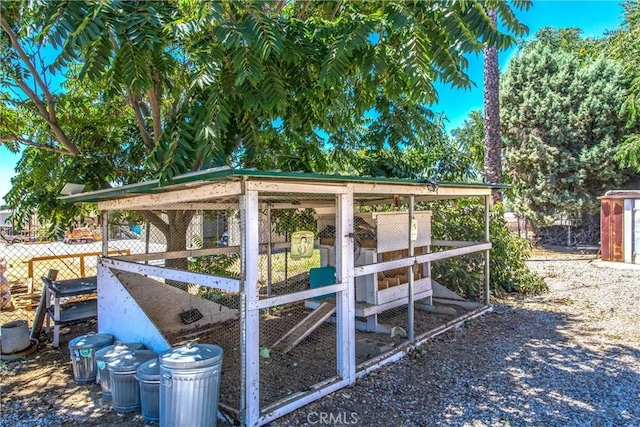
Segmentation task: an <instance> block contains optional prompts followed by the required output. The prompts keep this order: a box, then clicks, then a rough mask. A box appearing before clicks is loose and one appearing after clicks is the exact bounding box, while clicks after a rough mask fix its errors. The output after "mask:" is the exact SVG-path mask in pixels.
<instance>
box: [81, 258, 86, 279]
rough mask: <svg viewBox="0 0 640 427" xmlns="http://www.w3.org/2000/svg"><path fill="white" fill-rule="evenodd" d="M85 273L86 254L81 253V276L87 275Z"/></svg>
mask: <svg viewBox="0 0 640 427" xmlns="http://www.w3.org/2000/svg"><path fill="white" fill-rule="evenodd" d="M84 273H85V270H84V255H80V277H85V274H84Z"/></svg>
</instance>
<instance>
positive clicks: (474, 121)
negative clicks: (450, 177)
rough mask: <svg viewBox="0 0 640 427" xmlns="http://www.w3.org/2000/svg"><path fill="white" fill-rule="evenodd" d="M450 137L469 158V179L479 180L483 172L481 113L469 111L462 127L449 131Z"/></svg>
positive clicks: (502, 179)
mask: <svg viewBox="0 0 640 427" xmlns="http://www.w3.org/2000/svg"><path fill="white" fill-rule="evenodd" d="M451 137H452V138H453V140H454V141H456V143H457V145H458V146H459V147H460V148H461V150H462V151H463V152H464V153H466V155H467V156H468V157H469V161H470V162H471V166H472V168H473V175H472V176H471V179H473V180H477V179H479V178H480V177H481V175H482V171H483V170H484V162H485V154H484V148H485V143H484V141H485V129H484V118H483V117H482V111H480V110H473V111H471V112H470V113H469V114H468V116H467V118H466V119H465V120H464V122H463V123H462V126H460V127H458V128H455V129H453V130H452V131H451ZM500 182H504V178H501V181H500Z"/></svg>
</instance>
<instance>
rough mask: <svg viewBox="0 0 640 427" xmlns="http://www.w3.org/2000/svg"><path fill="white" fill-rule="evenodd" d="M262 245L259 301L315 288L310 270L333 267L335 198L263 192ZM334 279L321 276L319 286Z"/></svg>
mask: <svg viewBox="0 0 640 427" xmlns="http://www.w3.org/2000/svg"><path fill="white" fill-rule="evenodd" d="M296 206H305V207H296ZM332 212H333V213H332ZM327 213H328V214H329V219H326V218H325V217H326V216H327ZM259 244H260V251H259V252H260V256H259V260H258V269H259V295H260V298H261V299H263V298H268V297H273V296H277V295H284V294H289V293H294V292H300V291H304V290H307V289H310V288H311V287H314V286H315V284H314V285H311V283H310V273H311V272H312V271H316V273H318V269H319V268H321V267H334V268H335V197H334V196H333V195H329V196H327V195H309V194H297V193H283V194H262V193H261V194H260V212H259ZM318 274H319V273H318ZM327 274H329V273H327ZM333 274H334V275H335V271H334V273H333ZM334 280H335V278H334V279H333V281H334ZM333 281H331V280H329V282H327V280H325V279H322V280H321V282H322V284H320V285H318V286H323V285H328V284H331V283H333ZM325 282H326V283H325ZM330 282H331V283H330Z"/></svg>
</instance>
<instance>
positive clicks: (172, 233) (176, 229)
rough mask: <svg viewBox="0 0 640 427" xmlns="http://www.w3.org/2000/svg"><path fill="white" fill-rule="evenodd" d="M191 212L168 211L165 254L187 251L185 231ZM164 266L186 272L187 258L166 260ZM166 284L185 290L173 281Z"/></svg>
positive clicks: (183, 286)
mask: <svg viewBox="0 0 640 427" xmlns="http://www.w3.org/2000/svg"><path fill="white" fill-rule="evenodd" d="M193 214H194V212H193V211H168V212H167V217H168V220H169V221H168V223H169V233H168V234H167V235H166V236H165V237H166V239H167V252H173V251H184V250H185V249H187V230H188V228H189V223H190V222H191V218H193ZM165 265H166V266H167V267H169V268H173V269H176V270H185V271H186V270H188V269H189V265H188V260H187V258H176V259H168V260H166V263H165ZM166 283H167V284H169V285H171V286H175V287H177V288H180V289H183V290H187V284H186V283H182V282H176V281H175V280H167V281H166Z"/></svg>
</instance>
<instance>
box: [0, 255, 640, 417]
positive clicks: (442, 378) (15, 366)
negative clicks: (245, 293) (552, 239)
mask: <svg viewBox="0 0 640 427" xmlns="http://www.w3.org/2000/svg"><path fill="white" fill-rule="evenodd" d="M529 264H530V266H531V267H532V268H533V269H534V271H536V272H538V273H539V274H540V275H541V276H542V277H544V278H545V280H546V282H547V283H548V284H549V287H550V292H549V293H548V294H545V295H541V296H510V297H507V298H505V299H503V300H499V301H495V302H494V310H493V312H492V313H489V314H487V315H484V316H482V317H479V318H476V319H473V320H470V321H468V322H466V323H465V325H464V326H463V327H461V328H459V329H454V330H452V331H449V332H447V333H445V334H443V335H440V336H438V337H437V338H435V339H433V340H431V341H429V342H428V343H427V344H425V345H424V346H422V347H420V348H418V349H417V350H415V351H413V352H412V353H411V354H409V355H408V356H407V357H405V358H404V359H402V360H400V361H399V362H397V363H394V364H391V365H388V366H386V367H384V368H382V369H380V370H378V371H376V372H374V373H371V374H369V375H367V376H365V377H364V378H362V379H360V380H358V381H357V383H356V384H355V385H354V386H353V387H349V388H346V389H342V390H340V391H338V392H336V393H333V394H332V395H330V396H327V397H325V398H323V399H321V400H319V401H317V402H314V403H312V404H310V405H307V406H305V407H303V408H301V409H299V410H298V411H295V412H293V413H291V414H289V415H287V416H285V417H283V418H280V419H278V420H276V421H274V422H272V423H271V426H273V427H280V426H304V425H307V426H321V425H359V426H392V425H393V426H431V425H447V426H448V425H456V426H462V425H464V426H494V425H496V426H503V425H513V426H515V425H523V426H524V425H526V426H528V425H537V426H567V425H570V426H640V268H638V266H625V265H616V264H613V265H612V264H609V263H602V262H600V261H597V260H594V257H593V256H585V255H573V254H561V253H553V252H536V254H535V258H534V259H532V260H531V261H530V262H529ZM88 327H92V325H88ZM61 346H62V344H61ZM52 354H59V356H56V357H58V358H59V360H53V361H51V360H50V359H48V361H47V363H46V364H45V366H42V365H43V363H40V364H39V363H38V362H39V360H40V357H44V356H39V352H37V353H36V354H35V355H34V356H32V358H31V359H29V361H18V362H11V363H6V362H1V363H0V385H2V389H0V393H1V396H0V410H1V412H2V417H1V418H0V426H7V427H9V426H27V425H28V426H43V425H52V426H57V425H83V426H84V425H95V426H105V425H119V426H122V427H129V426H142V425H144V422H143V421H142V419H141V418H140V416H139V415H123V414H117V413H115V412H113V411H112V410H110V409H108V407H107V406H105V405H101V404H100V402H99V395H100V386H99V385H93V386H88V387H87V386H84V387H79V386H76V385H74V384H73V380H72V376H71V375H70V367H69V366H68V356H66V355H65V354H63V353H61V352H57V353H52Z"/></svg>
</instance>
